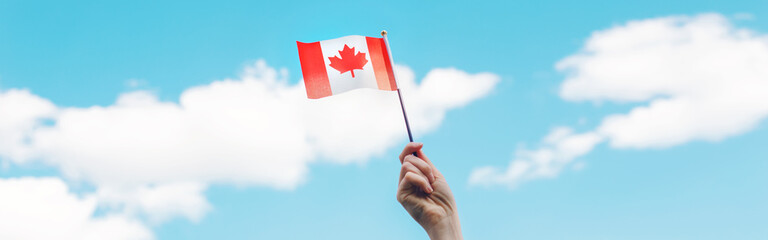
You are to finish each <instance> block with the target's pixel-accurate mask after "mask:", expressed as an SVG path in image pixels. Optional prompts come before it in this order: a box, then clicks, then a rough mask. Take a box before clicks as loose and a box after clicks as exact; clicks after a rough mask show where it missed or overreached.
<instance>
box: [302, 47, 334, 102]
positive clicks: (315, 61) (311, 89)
mask: <svg viewBox="0 0 768 240" xmlns="http://www.w3.org/2000/svg"><path fill="white" fill-rule="evenodd" d="M296 45H298V47H299V61H301V73H302V74H303V75H304V86H305V87H306V88H307V97H309V98H311V99H317V98H322V97H327V96H331V95H332V92H331V83H330V82H329V81H328V73H327V72H326V71H325V61H324V60H323V50H322V49H321V48H320V42H313V43H303V42H299V41H296Z"/></svg>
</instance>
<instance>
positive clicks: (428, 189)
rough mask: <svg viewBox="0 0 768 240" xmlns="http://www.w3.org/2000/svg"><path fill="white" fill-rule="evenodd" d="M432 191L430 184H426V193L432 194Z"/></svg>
mask: <svg viewBox="0 0 768 240" xmlns="http://www.w3.org/2000/svg"><path fill="white" fill-rule="evenodd" d="M432 191H435V190H434V189H432V186H427V193H429V194H432Z"/></svg>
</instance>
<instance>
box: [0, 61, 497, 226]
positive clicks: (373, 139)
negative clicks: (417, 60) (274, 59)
mask: <svg viewBox="0 0 768 240" xmlns="http://www.w3.org/2000/svg"><path fill="white" fill-rule="evenodd" d="M396 70H397V73H398V75H397V77H398V81H399V83H400V85H401V87H402V89H403V94H404V98H405V101H406V104H407V107H408V110H409V112H408V113H409V117H410V118H411V119H410V120H411V121H412V122H411V123H412V127H413V130H414V131H415V132H416V133H417V134H424V133H427V132H429V131H432V130H434V129H436V128H437V127H438V126H439V125H440V123H441V122H442V120H443V118H444V115H445V113H446V111H448V110H451V109H455V108H458V107H461V106H464V105H466V104H468V103H469V102H472V101H474V100H476V99H478V98H481V97H483V96H485V95H487V94H488V93H489V92H490V91H491V90H492V89H493V88H494V86H495V84H496V83H497V82H498V81H499V77H498V76H496V75H493V74H490V73H480V74H468V73H465V72H462V71H459V70H456V69H434V70H432V71H430V72H429V73H428V74H427V76H426V77H425V78H424V79H423V80H422V82H421V84H416V82H415V79H414V74H413V72H412V71H411V70H410V69H408V68H407V67H403V66H397V67H396ZM19 93H20V94H21V95H23V98H22V99H24V100H25V101H26V102H21V101H18V102H17V101H14V102H13V103H2V102H6V101H2V102H0V104H11V105H13V104H19V105H21V106H26V107H28V108H34V109H38V110H37V111H35V113H34V114H26V115H24V116H26V117H24V118H23V119H22V120H19V121H14V122H23V123H24V124H20V123H14V125H11V127H10V128H9V129H12V130H13V131H18V132H19V133H20V134H17V135H18V136H16V135H14V136H12V137H9V138H8V139H10V140H8V141H10V142H13V143H14V144H15V145H13V146H12V147H9V148H6V149H0V156H3V157H6V158H8V159H10V160H11V161H13V162H16V163H23V162H27V161H30V160H40V161H42V162H45V163H47V164H50V165H53V166H57V167H59V168H60V169H61V170H62V173H63V175H64V176H65V177H66V178H68V179H72V180H79V181H86V182H89V183H92V184H94V185H95V186H96V187H97V194H96V197H97V199H98V200H99V202H100V203H101V204H102V205H104V206H106V207H107V209H111V211H119V212H125V213H128V214H134V215H140V216H146V217H147V218H148V219H149V220H150V221H152V222H162V221H164V220H166V219H169V218H171V217H173V216H184V217H186V218H188V219H191V220H193V221H194V220H199V219H200V218H201V217H202V216H203V215H204V214H205V213H206V212H207V211H208V210H209V209H210V204H209V203H208V202H207V200H206V199H205V197H204V196H203V192H204V190H205V189H206V186H208V185H209V184H237V185H259V186H269V187H273V188H278V189H292V188H294V187H296V186H297V185H298V184H301V183H302V182H303V181H305V180H306V177H307V173H308V163H311V162H316V161H325V162H329V163H336V164H346V163H353V162H359V163H362V162H365V161H367V159H369V158H370V157H372V156H377V155H381V154H383V153H384V152H385V151H386V150H388V149H390V148H392V147H395V146H396V145H397V144H398V143H401V142H402V141H403V140H404V139H405V137H406V132H405V125H404V123H403V120H402V114H401V112H400V105H399V103H398V100H397V95H396V93H395V92H384V91H376V90H369V89H363V90H357V91H352V92H349V93H345V94H342V95H339V96H333V97H329V98H323V99H319V100H310V99H307V97H306V94H305V90H304V87H303V85H302V84H289V83H288V81H287V71H286V70H284V69H283V70H277V69H274V68H271V67H269V66H267V65H266V63H265V62H264V61H257V62H256V63H255V64H253V65H250V66H248V67H246V68H245V69H244V71H243V74H242V76H241V77H240V78H239V79H225V80H221V81H215V82H213V83H211V84H208V85H204V86H198V87H193V88H190V89H187V90H186V91H184V92H183V93H182V94H181V96H180V98H179V101H178V103H176V102H165V101H160V100H158V98H157V97H156V96H155V95H153V94H151V93H149V92H145V91H135V92H130V93H126V94H123V95H121V96H119V97H118V99H117V101H116V103H115V104H113V105H109V106H93V107H87V108H79V107H70V108H56V107H54V106H53V105H52V104H50V103H49V102H48V101H46V100H44V99H42V98H40V97H37V96H34V95H32V94H30V93H29V92H27V91H19V90H10V91H6V92H0V97H6V98H8V97H9V96H11V97H12V96H14V94H16V95H19ZM2 99H4V98H0V100H2ZM33 103H35V104H36V105H34V104H33ZM42 103H47V104H42ZM0 114H3V115H15V114H17V111H16V110H15V108H0ZM27 115H28V116H27ZM42 119H47V120H49V121H50V122H52V123H53V124H48V125H43V124H39V122H40V120H42ZM22 125H23V127H19V126H22ZM27 125H29V126H27ZM0 131H3V129H2V128H0ZM417 136H418V135H417ZM18 149H23V150H24V151H25V154H17V152H18Z"/></svg>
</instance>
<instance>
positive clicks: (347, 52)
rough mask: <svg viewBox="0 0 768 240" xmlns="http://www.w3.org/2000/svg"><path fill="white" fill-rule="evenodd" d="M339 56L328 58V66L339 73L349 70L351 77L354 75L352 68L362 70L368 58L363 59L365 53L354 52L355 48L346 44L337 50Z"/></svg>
mask: <svg viewBox="0 0 768 240" xmlns="http://www.w3.org/2000/svg"><path fill="white" fill-rule="evenodd" d="M339 56H340V57H341V58H339V57H337V56H333V57H329V58H328V60H331V64H330V66H331V67H332V68H333V69H336V70H339V74H344V73H345V72H347V71H349V72H350V73H352V77H353V78H354V77H355V71H354V70H355V69H360V70H363V66H365V64H366V63H368V60H367V59H365V53H363V52H359V51H358V52H357V54H355V48H349V46H347V44H344V49H342V50H341V51H339Z"/></svg>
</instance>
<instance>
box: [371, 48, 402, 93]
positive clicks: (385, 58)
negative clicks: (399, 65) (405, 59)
mask: <svg viewBox="0 0 768 240" xmlns="http://www.w3.org/2000/svg"><path fill="white" fill-rule="evenodd" d="M365 41H366V42H367V43H368V52H369V56H370V57H371V65H372V66H373V72H374V74H375V75H376V84H377V85H378V86H379V89H380V90H389V91H394V90H397V86H395V85H393V84H392V83H394V78H391V77H390V75H389V73H390V72H391V69H392V68H391V67H389V68H388V67H387V65H388V64H387V63H389V55H387V49H386V48H385V47H384V39H383V38H373V37H366V38H365ZM390 79H391V80H392V81H390Z"/></svg>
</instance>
